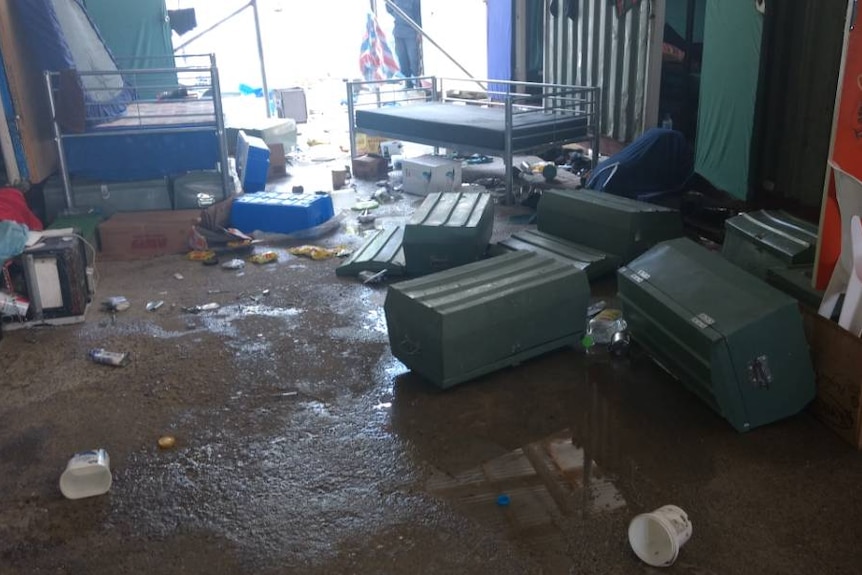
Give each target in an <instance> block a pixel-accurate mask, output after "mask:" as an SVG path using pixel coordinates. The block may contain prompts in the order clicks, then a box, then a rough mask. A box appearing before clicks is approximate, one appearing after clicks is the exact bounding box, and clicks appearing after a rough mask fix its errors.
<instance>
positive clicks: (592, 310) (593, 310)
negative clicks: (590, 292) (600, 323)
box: [587, 300, 608, 318]
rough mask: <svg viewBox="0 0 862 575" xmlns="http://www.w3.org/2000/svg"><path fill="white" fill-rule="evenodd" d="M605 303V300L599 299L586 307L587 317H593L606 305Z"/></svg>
mask: <svg viewBox="0 0 862 575" xmlns="http://www.w3.org/2000/svg"><path fill="white" fill-rule="evenodd" d="M607 305H608V304H607V303H605V300H599V301H597V302H596V303H593V304H590V307H588V308H587V317H588V318H589V317H593V316H594V315H596V314H598V313H599V312H600V311H602V310H603V309H605V308H606V307H607Z"/></svg>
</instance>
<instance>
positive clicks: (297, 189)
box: [290, 186, 305, 194]
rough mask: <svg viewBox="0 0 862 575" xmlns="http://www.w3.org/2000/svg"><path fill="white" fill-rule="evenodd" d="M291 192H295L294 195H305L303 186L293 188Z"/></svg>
mask: <svg viewBox="0 0 862 575" xmlns="http://www.w3.org/2000/svg"><path fill="white" fill-rule="evenodd" d="M290 191H291V192H293V193H294V194H304V193H305V188H303V187H302V186H293V188H291V189H290Z"/></svg>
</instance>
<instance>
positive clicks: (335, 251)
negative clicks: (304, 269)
mask: <svg viewBox="0 0 862 575" xmlns="http://www.w3.org/2000/svg"><path fill="white" fill-rule="evenodd" d="M287 251H289V252H290V253H291V254H293V255H295V256H305V257H307V258H311V259H313V260H326V259H329V258H334V257H336V256H338V255H339V254H340V253H341V251H342V248H322V247H320V246H310V245H305V246H299V247H296V248H290V249H289V250H287Z"/></svg>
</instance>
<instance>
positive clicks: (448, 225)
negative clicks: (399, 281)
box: [403, 192, 494, 276]
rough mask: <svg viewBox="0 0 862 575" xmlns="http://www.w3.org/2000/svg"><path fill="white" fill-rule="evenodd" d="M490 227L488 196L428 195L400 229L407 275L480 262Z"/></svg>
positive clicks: (474, 194)
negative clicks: (402, 228)
mask: <svg viewBox="0 0 862 575" xmlns="http://www.w3.org/2000/svg"><path fill="white" fill-rule="evenodd" d="M493 227H494V201H493V200H492V199H491V194H489V193H480V194H477V193H462V192H445V193H433V194H428V196H426V198H425V200H423V202H422V205H420V206H419V208H418V209H417V210H416V212H415V213H414V214H413V216H411V218H410V221H409V222H408V223H407V225H405V226H404V240H403V246H404V258H405V261H406V270H407V275H411V276H421V275H426V274H430V273H434V272H438V271H441V270H446V269H449V268H453V267H456V266H460V265H463V264H467V263H470V262H474V261H476V260H478V259H480V258H481V257H482V256H483V255H484V254H485V250H486V249H487V247H488V242H489V241H490V239H491V232H492V230H493Z"/></svg>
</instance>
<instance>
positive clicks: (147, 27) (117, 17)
mask: <svg viewBox="0 0 862 575" xmlns="http://www.w3.org/2000/svg"><path fill="white" fill-rule="evenodd" d="M85 7H86V9H87V13H88V14H89V15H90V18H92V20H93V22H94V23H95V24H96V27H97V28H98V29H99V33H100V34H101V35H102V38H103V39H104V40H105V43H106V44H107V45H108V47H109V48H110V49H111V52H112V53H113V55H114V58H116V60H117V67H118V68H120V69H121V70H129V69H142V68H143V69H147V68H150V69H152V68H173V67H174V66H175V64H174V60H173V45H172V44H171V28H170V23H169V21H168V15H167V11H166V10H165V2H164V0H86V2H85ZM125 77H126V80H127V81H128V82H129V83H132V84H134V86H135V88H137V90H138V96H139V97H141V98H154V97H155V96H157V95H158V94H159V93H161V92H166V91H170V90H173V89H174V88H176V87H177V75H176V74H126V76H125Z"/></svg>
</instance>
